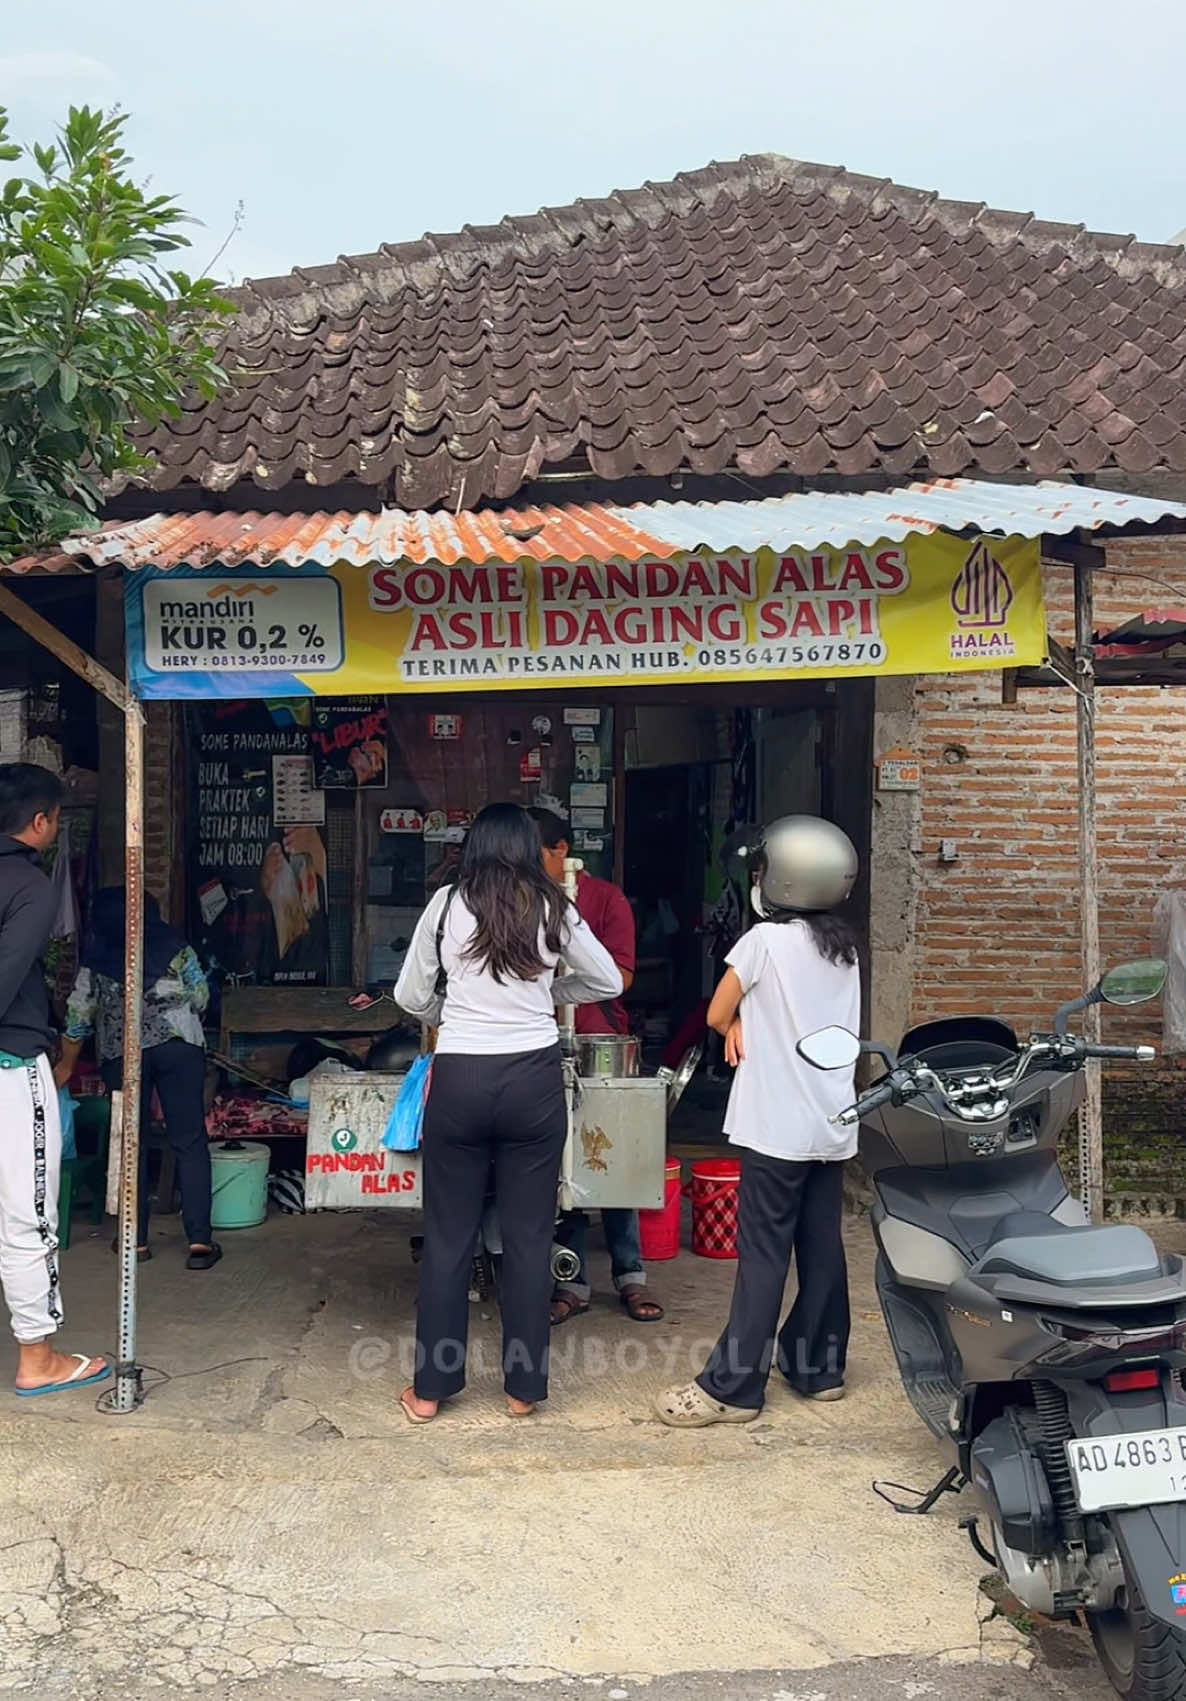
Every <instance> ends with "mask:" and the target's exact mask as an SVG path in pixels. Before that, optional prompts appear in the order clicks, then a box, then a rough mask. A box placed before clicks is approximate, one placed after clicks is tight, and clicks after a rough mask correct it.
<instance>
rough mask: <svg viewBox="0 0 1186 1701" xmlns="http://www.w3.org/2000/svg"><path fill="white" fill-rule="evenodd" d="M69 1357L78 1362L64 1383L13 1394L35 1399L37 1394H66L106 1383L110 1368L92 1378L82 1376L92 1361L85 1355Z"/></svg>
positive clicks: (21, 1390) (77, 1354) (52, 1383)
mask: <svg viewBox="0 0 1186 1701" xmlns="http://www.w3.org/2000/svg"><path fill="white" fill-rule="evenodd" d="M70 1357H71V1358H76V1359H77V1360H78V1369H77V1370H76V1371H75V1372H74V1373H73V1375H71V1376H68V1377H67V1378H66V1380H65V1381H64V1382H47V1383H46V1384H45V1386H44V1387H42V1388H14V1389H13V1393H14V1394H17V1395H19V1397H20V1398H21V1399H22V1400H32V1399H35V1398H36V1396H37V1395H38V1394H68V1393H69V1392H70V1390H71V1388H91V1387H93V1386H94V1384H95V1383H96V1382H106V1381H107V1378H108V1377H109V1376H110V1375H111V1366H110V1365H109V1364H105V1365H104V1366H103V1368H102V1370H97V1371H96V1372H95V1374H94V1375H93V1376H84V1375H83V1374H82V1373H83V1371H84V1370H85V1369H86V1367H87V1365H88V1364H94V1362H95V1361H94V1359H93V1358H91V1357H90V1356H89V1354H87V1353H71V1354H70Z"/></svg>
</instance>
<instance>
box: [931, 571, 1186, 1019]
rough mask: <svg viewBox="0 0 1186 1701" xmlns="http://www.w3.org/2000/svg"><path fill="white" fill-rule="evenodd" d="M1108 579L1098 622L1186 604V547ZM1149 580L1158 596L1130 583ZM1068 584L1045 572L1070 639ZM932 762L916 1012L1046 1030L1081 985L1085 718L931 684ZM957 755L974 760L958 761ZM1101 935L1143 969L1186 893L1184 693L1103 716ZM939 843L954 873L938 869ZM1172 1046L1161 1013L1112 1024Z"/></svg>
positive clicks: (990, 686)
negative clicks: (1166, 918)
mask: <svg viewBox="0 0 1186 1701" xmlns="http://www.w3.org/2000/svg"><path fill="white" fill-rule="evenodd" d="M1108 564H1109V569H1110V570H1109V571H1107V572H1103V573H1100V574H1097V576H1096V590H1095V600H1096V618H1097V625H1099V626H1100V627H1103V628H1106V627H1107V626H1108V625H1109V624H1115V623H1118V622H1119V621H1121V620H1123V619H1126V618H1131V617H1132V616H1133V615H1134V614H1137V613H1139V612H1141V611H1142V610H1143V609H1145V608H1149V607H1151V606H1157V605H1161V606H1165V604H1167V603H1175V602H1177V603H1180V604H1186V539H1184V540H1165V539H1162V540H1160V541H1157V542H1141V543H1128V544H1117V545H1113V547H1112V548H1111V549H1110V551H1109V555H1108ZM1136 574H1142V575H1150V576H1151V578H1152V579H1153V580H1155V581H1159V582H1157V583H1154V582H1150V581H1149V579H1146V578H1141V577H1131V576H1129V575H1136ZM1070 592H1071V570H1070V568H1066V567H1058V566H1051V567H1049V568H1048V569H1047V603H1048V612H1049V619H1050V627H1051V630H1052V631H1053V632H1054V633H1055V635H1056V636H1058V637H1060V638H1062V639H1063V640H1064V641H1066V642H1069V641H1070V638H1071V635H1072V633H1073V629H1074V619H1073V614H1072V607H1071V595H1070ZM917 700H918V706H919V714H920V749H921V755H922V759H923V791H922V839H921V844H922V849H921V861H922V866H921V869H920V871H919V886H920V897H919V906H918V940H917V953H916V959H915V997H914V1002H915V1014H916V1017H926V1016H931V1015H937V1014H939V1013H953V1012H960V1011H965V1012H966V1011H985V1012H987V1011H995V1012H997V1013H998V1014H1000V1015H1002V1016H1004V1017H1006V1018H1008V1019H1010V1020H1012V1021H1014V1022H1017V1023H1019V1024H1020V1025H1021V1026H1022V1027H1023V1028H1025V1027H1029V1026H1031V1025H1040V1024H1043V1023H1044V1022H1045V1021H1046V1020H1047V1019H1048V1017H1049V1015H1050V1012H1051V1011H1052V1010H1053V1009H1054V1007H1055V1006H1056V1005H1057V1004H1058V1003H1059V1002H1061V1001H1062V1000H1063V999H1065V998H1068V997H1071V996H1072V995H1073V994H1074V993H1075V992H1076V991H1077V990H1078V987H1079V980H1080V970H1079V866H1078V816H1077V801H1076V799H1077V770H1076V742H1075V705H1074V700H1073V698H1072V695H1071V692H1070V691H1069V690H1067V689H1058V690H1041V691H1036V690H1023V691H1022V692H1020V693H1019V701H1018V702H1017V704H1016V705H1015V706H1008V707H1006V706H1003V705H1002V703H1001V686H1000V679H999V677H998V676H996V675H971V676H965V677H964V678H963V679H960V678H942V679H939V678H935V679H925V680H922V681H920V682H919V685H918V699H917ZM959 750H966V751H967V758H966V760H957V759H953V758H955V756H956V753H957V752H958V751H959ZM1097 795H1098V811H1099V847H1100V882H1101V893H1100V928H1101V944H1102V951H1103V957H1104V960H1105V962H1108V961H1113V962H1116V961H1121V960H1124V959H1126V958H1130V957H1138V956H1142V955H1147V954H1148V951H1149V949H1150V943H1151V921H1152V912H1153V904H1154V901H1155V899H1156V897H1157V895H1158V893H1160V892H1162V891H1164V890H1166V889H1167V888H1170V887H1174V886H1181V885H1186V834H1184V832H1183V828H1184V825H1186V809H1184V803H1186V689H1184V690H1181V691H1178V690H1173V691H1159V690H1137V689H1126V690H1123V691H1117V690H1113V691H1102V692H1101V693H1100V695H1099V706H1098V787H1097ZM942 839H954V840H955V841H956V844H957V846H958V851H959V860H958V862H956V863H955V864H953V865H950V866H943V865H941V864H940V862H939V846H940V841H941V840H942ZM1105 1022H1106V1025H1107V1030H1108V1032H1109V1033H1110V1034H1115V1035H1117V1037H1119V1036H1120V1034H1121V1033H1122V1034H1123V1037H1124V1038H1125V1039H1127V1038H1129V1037H1130V1036H1132V1035H1134V1034H1137V1033H1141V1034H1144V1035H1147V1036H1148V1037H1150V1038H1152V1039H1155V1040H1159V1039H1160V1034H1161V1024H1160V1014H1159V1011H1158V1009H1157V1007H1153V1009H1152V1010H1150V1011H1141V1012H1139V1013H1138V1012H1132V1013H1129V1014H1127V1015H1121V1014H1120V1013H1119V1012H1111V1013H1109V1014H1108V1015H1106V1017H1105Z"/></svg>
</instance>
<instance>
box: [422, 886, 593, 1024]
mask: <svg viewBox="0 0 1186 1701" xmlns="http://www.w3.org/2000/svg"><path fill="white" fill-rule="evenodd" d="M451 890H452V888H449V887H446V888H444V889H443V890H441V891H439V892H438V893H437V894H436V895H435V897H434V898H433V899H432V902H431V903H430V904H429V905H428V908H427V909H426V910H425V911H424V914H423V915H422V916H421V917H420V920H419V921H418V922H417V923H416V931H415V932H414V933H413V935H412V943H411V945H410V946H409V948H408V954H407V957H406V958H405V959H404V966H403V970H402V972H401V974H400V977H399V981H398V983H397V985H396V988H395V1002H396V1003H397V1004H398V1005H399V1006H400V1008H401V1010H406V1011H407V1013H408V1015H409V1016H415V1017H417V1018H418V1019H419V1020H420V1021H422V1022H428V1023H430V1024H432V1025H436V1024H438V1023H439V1030H440V1031H439V1033H438V1036H437V1052H438V1054H439V1055H446V1054H448V1053H450V1052H459V1053H462V1054H464V1055H466V1056H469V1057H474V1056H492V1055H493V1056H499V1055H507V1054H509V1053H514V1052H520V1051H543V1050H544V1048H545V1047H546V1046H549V1045H555V1044H556V1041H557V1038H558V1035H557V1029H556V1005H557V1004H598V1003H600V1002H601V1000H602V999H605V998H616V997H617V996H618V995H619V993H620V992H621V990H622V971H621V970H620V969H619V967H618V965H617V964H616V963H615V962H614V960H613V958H612V957H611V956H610V954H609V952H608V951H607V950H606V949H605V947H604V946H603V945H602V944H601V943H600V941H599V940H598V939H597V938H596V937H595V936H594V934H593V933H592V932H591V931H590V929H589V927H588V926H587V925H586V923H585V922H583V921H582V920H581V918H580V916H579V915H578V914H577V912H576V910H575V909H574V908H573V907H572V905H569V906H568V918H567V921H566V923H565V928H564V939H563V947H564V949H563V957H564V970H565V972H564V974H563V975H557V974H556V972H555V971H556V962H557V959H556V956H555V954H554V953H553V952H550V951H549V950H548V949H547V946H546V945H545V943H544V940H543V935H542V930H541V936H540V942H539V951H540V956H541V957H542V958H543V960H544V963H545V964H546V968H545V971H544V973H543V974H542V975H538V976H537V977H536V979H535V980H514V979H512V978H510V977H508V978H507V979H505V980H503V981H502V982H501V983H500V982H499V981H496V980H495V978H494V976H493V975H492V974H491V973H490V971H489V969H488V968H487V967H486V965H485V964H484V963H482V964H478V963H474V962H472V961H471V960H470V959H469V958H468V957H467V956H466V955H465V949H466V946H467V945H468V944H469V942H470V940H471V939H472V938H473V934H474V926H475V923H474V918H473V916H472V914H471V913H470V911H469V909H468V908H467V907H466V904H465V900H464V898H463V897H462V896H461V893H460V892H457V893H455V895H454V897H453V901H452V902H451V903H449V893H450V891H451ZM447 903H448V904H449V913H448V915H447V916H446V917H445V930H444V934H443V935H442V938H441V956H440V963H441V964H443V965H444V969H445V974H446V975H447V977H448V990H447V992H446V994H445V1001H444V1004H443V1006H442V1005H441V1002H440V1000H439V999H438V997H437V995H436V979H437V969H438V967H439V966H440V965H439V964H438V961H437V947H436V936H437V926H438V924H439V922H440V918H441V911H442V909H443V908H444V907H445V905H446V904H447Z"/></svg>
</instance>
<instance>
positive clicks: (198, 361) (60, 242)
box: [0, 107, 231, 560]
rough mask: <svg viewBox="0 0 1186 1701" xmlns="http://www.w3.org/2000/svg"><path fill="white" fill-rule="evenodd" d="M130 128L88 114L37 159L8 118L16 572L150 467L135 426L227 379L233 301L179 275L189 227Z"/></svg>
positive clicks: (0, 432) (2, 404)
mask: <svg viewBox="0 0 1186 1701" xmlns="http://www.w3.org/2000/svg"><path fill="white" fill-rule="evenodd" d="M126 122H127V120H126V118H125V117H124V116H122V115H120V114H109V113H103V112H99V111H95V110H92V109H91V108H88V107H79V108H72V109H71V111H70V113H69V115H68V117H67V119H66V123H65V124H64V126H63V127H62V129H61V130H60V132H59V134H58V136H57V139H56V142H55V143H53V144H51V145H49V146H42V145H39V144H37V143H34V144H33V145H32V146H30V147H29V148H27V149H26V148H22V147H20V146H19V145H18V144H16V143H15V142H13V141H12V140H11V139H10V137H9V132H8V118H7V114H6V113H5V112H4V109H3V108H0V163H6V164H10V165H16V166H17V167H18V172H17V174H15V175H13V176H11V177H9V178H8V179H7V181H6V182H4V183H3V184H2V185H0V560H5V559H7V560H11V559H13V558H14V557H15V556H17V555H20V554H23V553H24V552H25V551H27V550H30V549H36V548H39V547H41V546H44V545H48V544H52V543H55V542H57V541H58V540H59V539H60V538H61V537H62V536H64V535H65V534H66V533H67V532H70V531H75V530H77V529H79V527H81V526H85V525H87V524H88V523H93V521H94V516H95V514H96V513H97V511H98V509H99V507H100V505H101V502H102V493H103V487H104V481H105V480H107V479H109V478H111V477H112V476H113V475H115V474H121V475H125V476H129V475H130V476H133V477H134V476H135V475H136V474H138V473H143V472H144V471H145V470H146V469H147V467H148V466H149V465H150V463H149V462H148V461H147V460H146V458H145V457H144V456H143V455H142V454H141V453H140V452H139V451H138V450H137V448H136V446H135V444H134V442H133V440H132V438H131V436H130V434H129V427H131V426H133V425H135V424H145V425H151V424H154V423H155V422H157V421H158V420H160V419H162V418H165V417H167V416H169V415H175V414H176V413H177V412H178V411H179V403H180V401H181V398H182V397H183V396H184V395H185V394H186V392H187V391H192V390H196V391H197V392H198V393H199V394H201V395H203V396H211V395H213V394H214V393H215V391H216V390H217V389H218V388H219V386H220V385H221V384H223V383H224V382H225V381H226V375H225V373H224V372H223V370H222V368H221V366H220V365H219V363H218V356H217V341H218V334H219V321H220V319H221V317H222V315H224V314H226V313H228V312H230V311H231V308H230V304H229V303H228V302H226V301H224V300H223V299H222V298H221V297H220V295H219V293H218V290H217V288H216V286H215V284H214V283H213V281H212V280H210V279H209V278H192V277H190V276H189V275H188V274H187V273H186V272H184V271H181V270H177V269H174V268H172V267H171V266H170V264H169V257H170V256H172V255H175V254H177V253H178V252H179V251H180V250H181V249H184V248H187V247H188V246H189V238H188V237H187V236H186V235H185V234H184V229H183V227H184V226H185V225H186V224H187V223H188V222H189V221H188V219H187V217H186V215H185V213H184V212H183V211H182V209H181V208H180V207H179V206H178V204H177V202H176V201H174V200H173V199H171V198H170V197H169V196H165V195H149V194H147V193H146V191H145V189H144V188H142V187H141V186H140V185H139V184H138V183H137V182H136V181H135V179H134V177H133V176H132V161H131V159H130V157H129V156H128V154H127V152H126V150H125V148H124V146H123V131H124V126H125V124H126ZM22 167H23V171H22V170H21V169H20V168H22Z"/></svg>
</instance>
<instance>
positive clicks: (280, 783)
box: [272, 756, 325, 827]
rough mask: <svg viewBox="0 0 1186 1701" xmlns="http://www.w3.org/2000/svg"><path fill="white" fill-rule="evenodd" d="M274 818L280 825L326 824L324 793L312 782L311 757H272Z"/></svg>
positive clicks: (307, 825) (310, 825) (318, 825)
mask: <svg viewBox="0 0 1186 1701" xmlns="http://www.w3.org/2000/svg"><path fill="white" fill-rule="evenodd" d="M272 819H273V821H275V822H276V824H277V826H280V827H323V826H324V825H325V793H324V792H323V791H318V790H317V789H316V788H315V786H314V784H313V758H312V757H311V756H273V757H272Z"/></svg>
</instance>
